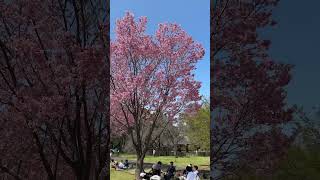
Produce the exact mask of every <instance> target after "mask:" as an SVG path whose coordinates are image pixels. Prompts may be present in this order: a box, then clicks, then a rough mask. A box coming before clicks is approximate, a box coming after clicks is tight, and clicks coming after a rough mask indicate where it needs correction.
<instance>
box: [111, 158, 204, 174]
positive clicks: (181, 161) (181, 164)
mask: <svg viewBox="0 0 320 180" xmlns="http://www.w3.org/2000/svg"><path fill="white" fill-rule="evenodd" d="M119 157H120V158H122V159H128V160H129V161H135V160H136V156H135V155H129V154H122V155H120V156H119ZM158 161H161V162H162V163H163V164H169V163H170V162H171V161H173V162H174V164H175V165H176V167H177V169H180V170H181V169H184V168H185V167H186V166H187V165H188V164H190V163H191V164H193V165H198V166H199V169H202V170H209V163H210V158H209V157H198V156H190V157H178V158H176V157H175V156H156V157H153V156H147V157H146V158H145V160H144V162H146V163H156V162H158ZM111 179H112V180H125V179H127V180H134V169H130V170H124V171H115V170H114V169H111Z"/></svg>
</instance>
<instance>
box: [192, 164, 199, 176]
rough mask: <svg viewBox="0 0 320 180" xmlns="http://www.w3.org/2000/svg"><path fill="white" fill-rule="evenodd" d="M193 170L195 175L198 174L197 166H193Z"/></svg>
mask: <svg viewBox="0 0 320 180" xmlns="http://www.w3.org/2000/svg"><path fill="white" fill-rule="evenodd" d="M193 172H194V173H196V175H198V174H199V171H198V166H193Z"/></svg>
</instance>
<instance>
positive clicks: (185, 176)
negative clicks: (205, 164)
mask: <svg viewBox="0 0 320 180" xmlns="http://www.w3.org/2000/svg"><path fill="white" fill-rule="evenodd" d="M161 174H164V179H165V180H171V179H173V178H175V179H179V180H200V176H199V171H198V166H192V164H189V165H188V166H187V167H186V169H185V170H184V171H183V172H182V173H177V172H176V167H175V166H174V164H173V162H170V165H169V166H168V168H167V171H166V172H162V162H161V161H159V162H158V163H156V164H154V165H153V166H152V169H151V172H149V173H141V175H140V176H141V177H142V178H143V179H150V180H153V179H160V178H161Z"/></svg>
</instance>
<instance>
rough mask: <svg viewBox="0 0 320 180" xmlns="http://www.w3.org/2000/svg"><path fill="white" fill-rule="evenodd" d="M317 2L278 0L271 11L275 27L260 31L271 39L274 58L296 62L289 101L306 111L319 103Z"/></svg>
mask: <svg viewBox="0 0 320 180" xmlns="http://www.w3.org/2000/svg"><path fill="white" fill-rule="evenodd" d="M319 6H320V1H309V2H306V3H302V2H301V1H290V2H289V1H284V0H283V1H280V3H279V6H277V7H276V8H275V12H274V14H273V17H274V19H275V20H277V21H278V25H277V27H276V28H271V29H269V30H267V31H264V32H263V33H262V36H263V37H264V38H266V39H270V40H271V41H272V44H271V49H270V53H271V56H272V57H273V58H274V59H276V60H278V61H282V62H285V63H289V64H293V65H295V67H294V69H293V77H292V78H293V79H292V82H291V83H290V85H289V87H288V102H289V104H297V105H300V106H301V105H302V106H303V107H304V108H305V109H306V110H307V111H310V110H311V109H312V107H313V106H319V104H320V96H319V92H320V83H319V77H320V60H319V52H320V46H319V42H320V36H319V32H320V23H319V18H320V12H319V10H318V8H319ZM318 110H320V109H318ZM319 112H320V111H319Z"/></svg>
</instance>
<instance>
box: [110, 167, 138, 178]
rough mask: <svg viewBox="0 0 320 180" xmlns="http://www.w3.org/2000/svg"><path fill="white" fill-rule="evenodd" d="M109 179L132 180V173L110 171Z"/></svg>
mask: <svg viewBox="0 0 320 180" xmlns="http://www.w3.org/2000/svg"><path fill="white" fill-rule="evenodd" d="M110 179H112V180H124V179H127V180H134V179H135V178H134V171H115V170H114V169H111V174H110Z"/></svg>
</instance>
